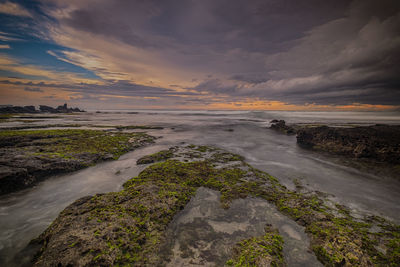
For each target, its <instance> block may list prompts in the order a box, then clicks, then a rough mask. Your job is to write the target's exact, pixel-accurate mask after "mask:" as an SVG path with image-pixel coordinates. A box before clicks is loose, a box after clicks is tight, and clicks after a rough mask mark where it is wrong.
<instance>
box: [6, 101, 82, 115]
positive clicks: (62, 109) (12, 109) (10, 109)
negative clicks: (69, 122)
mask: <svg viewBox="0 0 400 267" xmlns="http://www.w3.org/2000/svg"><path fill="white" fill-rule="evenodd" d="M72 112H85V111H84V110H80V109H79V108H68V106H67V103H65V104H64V105H62V106H58V107H57V108H53V107H49V106H45V105H40V106H39V110H37V109H36V108H35V106H23V107H20V106H5V107H0V113H2V114H4V113H72Z"/></svg>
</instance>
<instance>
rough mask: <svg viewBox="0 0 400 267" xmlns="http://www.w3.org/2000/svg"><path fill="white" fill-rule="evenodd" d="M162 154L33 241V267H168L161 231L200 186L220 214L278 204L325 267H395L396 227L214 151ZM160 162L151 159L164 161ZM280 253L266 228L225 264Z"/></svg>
mask: <svg viewBox="0 0 400 267" xmlns="http://www.w3.org/2000/svg"><path fill="white" fill-rule="evenodd" d="M170 153H172V154H173V156H172V157H170V156H169V154H170ZM162 154H163V155H165V154H168V158H169V159H168V160H166V161H164V162H160V163H155V164H153V165H151V166H150V167H148V168H146V169H145V170H144V171H143V172H141V173H140V174H139V175H138V176H137V177H134V178H132V179H131V180H129V181H127V182H126V183H125V184H124V189H123V190H122V191H120V192H113V193H108V194H98V195H95V196H88V197H84V198H81V199H79V200H77V201H75V202H74V203H73V204H71V205H70V206H68V207H67V208H66V209H65V210H64V211H62V212H61V213H60V215H59V216H58V218H57V219H56V220H55V221H54V222H53V223H52V224H51V225H50V226H49V228H48V229H47V230H46V231H45V232H44V233H43V234H41V235H40V236H39V237H38V238H37V239H35V240H33V241H32V242H31V246H39V248H40V249H39V251H38V253H37V254H36V257H35V258H34V260H33V264H34V265H35V266H113V265H127V266H150V265H156V266H165V265H166V264H167V263H168V261H169V259H168V257H167V258H164V257H160V255H162V253H160V250H161V248H162V247H163V246H162V245H163V244H164V243H165V242H166V241H167V240H166V235H165V231H166V229H167V227H168V225H169V223H170V222H171V221H172V219H173V217H174V216H175V215H176V214H177V213H178V212H179V211H180V210H182V209H183V208H184V207H185V205H186V204H187V203H188V202H189V200H190V199H191V197H192V196H194V194H195V192H196V190H197V189H198V188H199V187H207V188H210V189H213V190H217V191H219V192H220V194H221V197H220V201H221V205H222V207H225V208H228V207H229V206H230V203H231V202H232V201H233V200H234V199H238V198H246V197H248V196H252V197H258V198H262V199H265V200H267V201H269V202H270V203H272V204H274V205H276V207H277V208H278V210H279V211H281V212H282V213H285V214H286V215H287V216H289V217H290V218H292V219H293V220H295V221H296V222H297V223H298V224H300V225H303V226H304V227H305V229H306V231H307V233H308V234H309V236H310V237H311V244H310V247H311V249H312V251H314V253H315V254H316V255H317V257H318V259H319V260H320V261H321V262H322V263H323V264H324V265H326V266H373V265H377V266H398V265H399V264H400V254H399V247H400V228H399V226H397V225H394V224H392V223H390V222H388V221H386V220H385V219H383V218H379V217H364V218H358V219H355V218H354V217H353V216H352V215H351V212H350V211H349V210H348V209H347V208H346V207H343V206H340V205H335V204H334V203H332V202H330V201H328V200H327V199H325V198H324V197H322V196H321V194H318V193H317V192H301V191H291V190H288V189H287V188H286V187H284V186H282V185H281V184H280V183H279V182H278V180H276V179H275V178H274V177H272V176H270V175H269V174H267V173H265V172H261V171H259V170H256V169H254V168H252V167H251V166H250V165H248V164H247V163H245V162H244V161H243V158H242V157H240V156H238V155H234V154H231V153H228V152H226V151H222V150H219V149H216V148H210V147H204V146H193V145H192V146H185V147H174V148H172V149H170V150H168V152H165V153H162ZM158 155H160V154H158ZM158 155H156V156H154V157H152V158H151V159H152V160H153V161H157V160H163V159H165V157H159V156H158ZM283 246H285V244H284V243H283V241H282V238H281V237H280V235H279V233H278V232H277V231H276V230H273V229H272V228H271V227H269V226H268V225H267V226H266V228H265V233H264V235H263V236H258V237H254V238H250V239H245V240H242V241H240V242H238V243H237V244H232V250H231V255H232V257H231V259H226V265H228V266H229V265H236V266H240V265H241V264H242V265H246V264H247V265H251V266H284V265H285V260H284V259H283V255H282V247H283ZM186 257H196V255H186Z"/></svg>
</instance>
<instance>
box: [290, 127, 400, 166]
mask: <svg viewBox="0 0 400 267" xmlns="http://www.w3.org/2000/svg"><path fill="white" fill-rule="evenodd" d="M297 143H298V144H299V145H301V146H303V147H308V148H312V149H315V150H321V151H326V152H330V153H333V154H338V155H346V156H349V157H354V158H369V159H373V160H377V161H380V162H388V163H394V164H398V163H400V125H398V126H389V125H375V126H360V127H354V128H335V127H328V126H320V127H308V128H307V127H304V128H301V129H299V130H298V132H297Z"/></svg>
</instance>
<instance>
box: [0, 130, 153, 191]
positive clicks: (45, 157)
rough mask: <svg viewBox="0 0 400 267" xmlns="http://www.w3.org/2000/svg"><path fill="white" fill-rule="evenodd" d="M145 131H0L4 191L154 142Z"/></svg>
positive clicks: (0, 186) (0, 179)
mask: <svg viewBox="0 0 400 267" xmlns="http://www.w3.org/2000/svg"><path fill="white" fill-rule="evenodd" d="M153 140H154V137H152V136H149V135H147V134H145V133H122V132H104V131H94V130H71V129H69V130H31V131H0V194H5V193H10V192H13V191H16V190H20V189H23V188H27V187H30V186H33V185H34V184H35V183H36V182H37V181H40V180H43V179H45V178H46V177H48V176H50V175H54V174H59V173H65V172H70V171H75V170H78V169H81V168H84V167H87V166H90V165H93V164H95V163H96V162H99V161H103V160H110V159H117V158H118V157H119V156H120V155H121V154H123V153H126V152H128V151H130V150H133V149H135V148H138V147H141V146H143V145H146V144H149V143H151V142H153Z"/></svg>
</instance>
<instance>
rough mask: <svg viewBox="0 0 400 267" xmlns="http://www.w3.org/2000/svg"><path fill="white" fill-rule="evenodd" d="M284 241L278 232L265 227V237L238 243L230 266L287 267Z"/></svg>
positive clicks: (229, 261) (229, 262) (228, 262)
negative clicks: (284, 255) (283, 252)
mask: <svg viewBox="0 0 400 267" xmlns="http://www.w3.org/2000/svg"><path fill="white" fill-rule="evenodd" d="M282 250H283V239H282V237H281V236H280V235H279V233H278V230H276V229H273V228H272V227H271V226H266V227H265V235H264V236H261V237H252V238H249V239H245V240H242V241H240V242H238V243H237V244H236V245H235V246H234V248H233V257H232V259H230V260H228V261H227V262H226V265H228V266H235V267H236V266H237V267H240V266H276V267H279V266H286V264H285V261H284V259H283V254H282Z"/></svg>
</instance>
